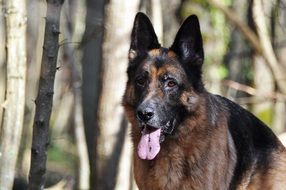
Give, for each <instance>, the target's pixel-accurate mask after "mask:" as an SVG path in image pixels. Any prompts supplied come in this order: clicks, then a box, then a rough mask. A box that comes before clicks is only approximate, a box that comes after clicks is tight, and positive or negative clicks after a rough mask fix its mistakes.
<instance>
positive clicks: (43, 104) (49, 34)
mask: <svg viewBox="0 0 286 190" xmlns="http://www.w3.org/2000/svg"><path fill="white" fill-rule="evenodd" d="M63 2H64V0H47V17H46V26H45V37H44V46H43V55H42V65H41V74H40V81H39V89H38V96H37V98H36V101H35V103H36V112H35V118H34V123H33V139H32V150H31V168H30V174H29V189H30V190H42V189H43V188H44V183H45V172H46V161H47V149H48V144H49V120H50V116H51V111H52V104H53V94H54V91H53V90H54V80H55V73H56V70H57V56H58V48H59V44H58V41H59V34H60V32H59V22H60V13H61V7H62V4H63Z"/></svg>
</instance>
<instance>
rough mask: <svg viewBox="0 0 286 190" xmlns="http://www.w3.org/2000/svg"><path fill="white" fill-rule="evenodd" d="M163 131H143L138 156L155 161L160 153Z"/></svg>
mask: <svg viewBox="0 0 286 190" xmlns="http://www.w3.org/2000/svg"><path fill="white" fill-rule="evenodd" d="M160 134H161V129H156V130H154V131H150V130H148V129H146V128H145V129H143V131H142V136H141V139H140V142H139V144H138V156H139V157H140V158H141V159H143V160H145V159H147V160H153V159H154V158H155V156H156V155H157V154H158V153H159V151H160Z"/></svg>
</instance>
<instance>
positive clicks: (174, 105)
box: [123, 13, 204, 160]
mask: <svg viewBox="0 0 286 190" xmlns="http://www.w3.org/2000/svg"><path fill="white" fill-rule="evenodd" d="M128 58H129V66H128V71H127V73H128V82H127V87H126V91H125V95H124V99H123V105H124V107H125V111H126V113H127V116H128V118H129V120H130V121H131V123H132V125H133V127H135V128H138V129H140V130H141V136H140V139H139V142H138V155H139V157H140V158H141V159H149V160H152V159H153V158H155V156H156V155H157V154H158V152H159V150H160V143H162V142H163V141H164V139H165V137H166V138H167V137H168V136H169V135H173V134H174V133H175V132H176V128H177V127H178V126H179V124H180V123H181V122H182V121H183V120H184V118H185V117H186V116H188V115H190V114H192V113H194V112H195V111H196V109H197V106H198V104H199V97H200V93H202V92H203V91H204V87H203V84H202V79H201V67H202V64H203V60H204V53H203V45H202V36H201V32H200V26H199V21H198V18H197V17H196V16H195V15H192V16H190V17H188V18H187V19H186V20H185V21H184V23H183V24H182V26H181V28H180V29H179V31H178V33H177V35H176V37H175V40H174V43H173V45H172V46H171V47H170V48H164V47H161V45H160V44H159V42H158V39H157V36H156V34H155V31H154V29H153V26H152V24H151V22H150V20H149V19H148V17H147V16H146V15H144V14H143V13H138V14H137V15H136V17H135V21H134V26H133V30H132V34H131V45H130V51H129V55H128ZM135 132H137V133H140V132H139V130H135Z"/></svg>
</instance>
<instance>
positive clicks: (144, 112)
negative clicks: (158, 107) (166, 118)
mask: <svg viewBox="0 0 286 190" xmlns="http://www.w3.org/2000/svg"><path fill="white" fill-rule="evenodd" d="M153 116H154V110H153V109H152V108H150V107H147V108H144V109H138V110H137V117H138V119H139V120H141V121H143V122H147V121H149V120H150V119H151V118H152V117H153Z"/></svg>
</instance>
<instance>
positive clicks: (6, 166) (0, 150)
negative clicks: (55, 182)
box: [0, 0, 27, 190]
mask: <svg viewBox="0 0 286 190" xmlns="http://www.w3.org/2000/svg"><path fill="white" fill-rule="evenodd" d="M1 11H2V10H1ZM5 11H6V32H7V33H6V48H7V83H6V84H7V85H6V86H7V88H6V97H5V102H4V103H3V104H2V106H3V107H4V118H3V126H2V130H1V137H0V187H1V190H2V189H3V190H10V189H12V185H13V180H14V174H15V166H16V162H17V157H18V151H19V143H20V139H21V134H22V127H23V119H24V105H25V84H26V60H27V59H26V35H25V34H26V24H27V16H26V3H25V1H17V0H7V1H5ZM1 51H2V50H1Z"/></svg>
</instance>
